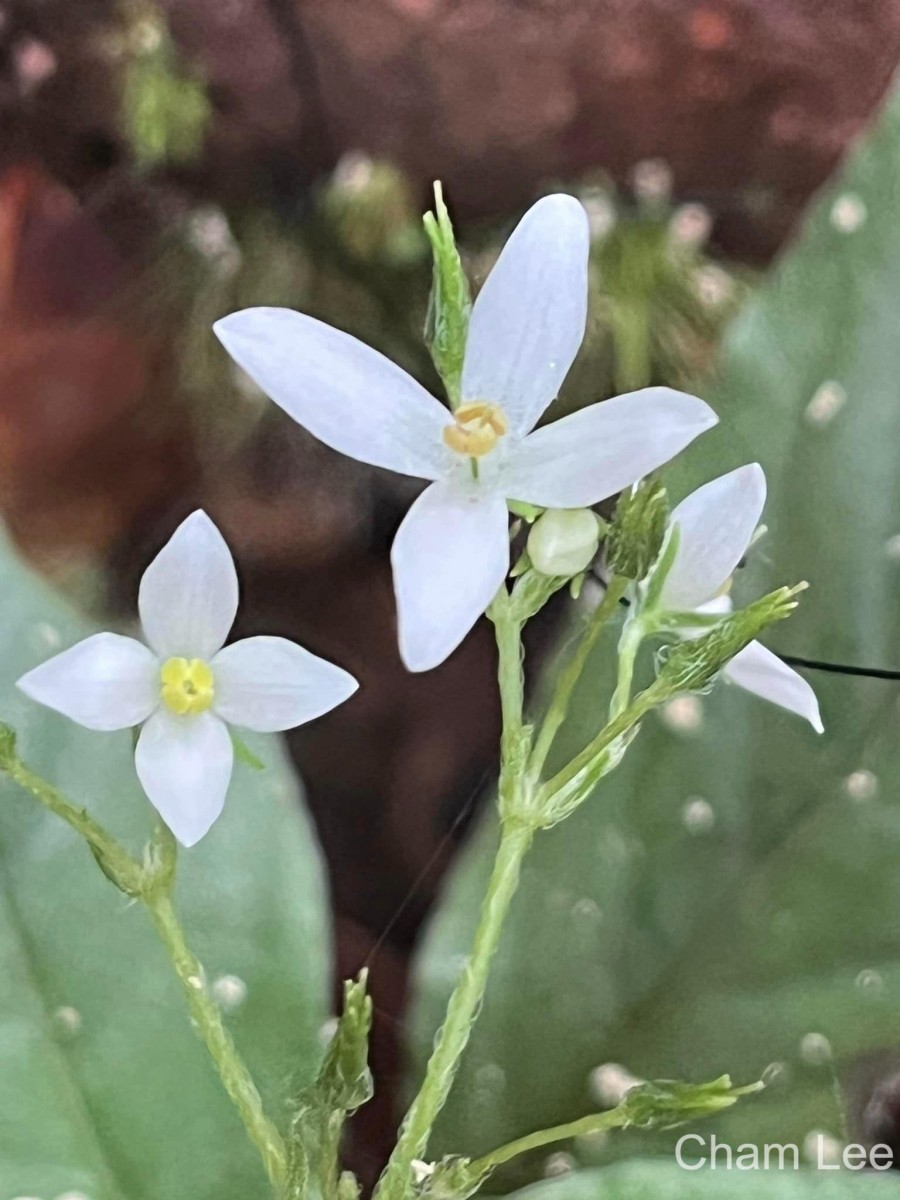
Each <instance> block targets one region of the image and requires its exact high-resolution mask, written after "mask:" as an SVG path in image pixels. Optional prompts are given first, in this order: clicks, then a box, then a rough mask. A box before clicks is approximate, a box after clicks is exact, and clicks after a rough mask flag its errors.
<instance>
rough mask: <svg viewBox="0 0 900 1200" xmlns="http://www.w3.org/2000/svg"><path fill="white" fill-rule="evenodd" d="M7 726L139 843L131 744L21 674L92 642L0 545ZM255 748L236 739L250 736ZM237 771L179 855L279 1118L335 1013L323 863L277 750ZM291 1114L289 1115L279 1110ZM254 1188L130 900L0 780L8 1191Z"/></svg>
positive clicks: (2, 1109)
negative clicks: (60, 707) (214, 817)
mask: <svg viewBox="0 0 900 1200" xmlns="http://www.w3.org/2000/svg"><path fill="white" fill-rule="evenodd" d="M0 588H2V593H3V607H4V614H3V625H2V630H0V696H2V701H0V717H2V719H3V720H4V721H8V722H9V723H10V724H11V725H13V726H14V727H15V728H16V729H17V730H18V731H19V738H18V748H19V752H20V754H21V755H22V756H23V757H24V758H25V759H26V760H27V761H28V762H29V763H30V764H31V765H32V766H33V767H34V768H35V769H37V770H38V771H40V772H41V773H42V774H43V775H44V776H45V777H46V778H47V779H49V780H52V781H53V782H55V783H57V784H58V785H59V786H60V787H61V788H63V789H64V790H65V791H66V792H67V793H68V794H69V796H70V797H71V799H72V800H73V801H74V802H76V803H80V804H84V805H85V806H87V807H88V808H89V809H90V811H91V813H92V814H94V815H96V816H97V817H98V818H99V819H100V820H101V821H102V822H103V823H104V824H106V825H107V827H109V828H110V829H111V830H112V831H114V832H115V833H116V835H117V836H120V837H122V838H123V839H125V840H126V841H127V842H128V843H129V844H130V845H131V847H132V848H133V849H134V850H135V851H139V850H140V847H141V844H142V843H143V842H145V841H146V840H147V838H148V837H149V834H150V832H151V830H152V828H153V824H154V814H153V813H152V810H151V809H150V807H149V805H148V803H147V801H146V800H145V798H144V797H143V795H142V793H141V789H140V786H139V784H138V782H137V779H136V777H135V774H134V765H133V759H132V742H131V738H130V736H129V735H128V733H127V732H124V733H106V734H100V733H92V732H90V731H88V730H85V729H81V728H80V727H78V726H76V725H74V724H72V723H71V722H69V721H67V720H66V719H65V718H64V717H62V716H59V715H58V714H56V713H53V712H49V711H47V710H46V709H42V708H39V707H38V706H36V705H34V704H32V703H31V702H29V701H27V700H26V699H25V697H24V696H21V695H20V694H19V693H18V692H17V691H16V690H15V687H14V681H15V680H16V678H17V677H18V676H19V675H20V674H21V673H22V672H23V671H25V670H26V669H28V668H30V667H32V666H34V665H36V664H37V663H38V662H40V661H41V660H42V659H44V658H46V657H47V656H48V655H49V654H51V653H54V652H56V651H58V650H59V649H61V648H63V647H66V646H69V645H72V644H73V643H74V642H76V641H77V640H79V639H80V638H82V637H85V636H86V635H87V634H89V633H90V632H92V630H91V629H89V628H88V627H86V626H85V625H84V624H83V622H82V621H81V620H80V619H77V618H76V617H75V616H74V615H73V614H72V613H71V612H70V611H69V610H68V609H67V608H66V607H65V606H64V605H63V604H62V603H61V602H60V601H59V600H58V599H57V598H56V597H54V596H53V595H52V594H51V593H50V592H49V590H48V589H47V588H46V587H45V586H44V585H42V584H41V583H39V582H38V581H37V580H36V579H35V578H34V577H33V576H32V575H31V574H30V573H29V572H28V571H27V570H26V568H25V567H24V566H23V565H22V564H21V563H20V562H19V561H18V560H17V559H16V557H15V555H14V554H13V553H12V551H11V550H10V549H9V547H8V546H7V545H6V544H5V542H4V544H3V545H2V546H0ZM249 740H250V739H249V737H248V741H249ZM252 745H253V747H254V749H255V750H256V752H258V753H259V754H260V756H261V757H263V758H264V759H265V761H266V763H267V764H268V769H267V770H266V771H265V772H255V771H251V770H249V769H247V768H245V767H242V766H241V765H240V764H238V765H237V767H236V770H235V778H234V782H233V784H232V788H231V791H230V793H229V797H228V802H227V805H226V809H225V813H224V815H223V817H222V819H221V820H220V821H219V822H218V823H217V825H216V827H215V828H214V829H213V831H212V832H211V833H210V834H209V836H208V837H207V838H205V839H204V841H203V842H202V844H201V845H199V846H197V847H196V848H194V849H192V850H189V851H184V852H183V853H182V855H181V864H180V872H179V880H178V883H177V889H176V903H177V905H178V907H179V909H180V911H181V914H182V916H183V919H184V925H185V928H186V930H187V934H188V937H189V940H190V941H191V943H192V945H193V948H194V949H195V950H196V952H197V953H198V954H199V956H200V958H201V960H202V961H203V962H204V964H205V966H206V967H207V969H208V971H209V978H208V979H207V980H206V986H208V987H209V988H210V989H211V991H212V994H213V996H214V997H215V998H216V999H217V1000H218V1002H219V1003H220V1004H221V1005H222V1007H223V1009H224V1010H225V1012H226V1014H227V1020H228V1022H229V1024H230V1026H231V1028H232V1031H233V1034H234V1037H235V1039H236V1041H237V1043H238V1046H239V1048H240V1050H241V1051H242V1052H243V1053H244V1054H245V1056H246V1059H247V1061H248V1064H249V1065H250V1067H251V1069H252V1070H253V1072H254V1074H255V1075H256V1078H257V1080H258V1082H259V1083H260V1085H261V1089H262V1092H263V1094H264V1097H265V1099H266V1101H267V1103H268V1104H269V1105H270V1107H271V1109H272V1112H273V1113H275V1114H277V1112H278V1104H279V1101H280V1099H281V1097H282V1096H283V1094H284V1089H285V1085H286V1084H287V1083H288V1079H287V1078H286V1075H287V1074H288V1072H289V1071H290V1070H291V1069H295V1070H296V1079H295V1081H294V1083H295V1090H296V1089H298V1088H300V1087H302V1086H304V1085H306V1084H308V1083H309V1082H310V1079H311V1076H312V1075H313V1074H314V1072H315V1069H316V1065H317V1063H318V1060H319V1057H320V1053H321V1050H320V1045H319V1030H320V1028H321V1026H322V1023H323V1021H324V1020H325V1017H326V1014H327V1011H328V988H329V970H330V964H329V950H328V948H329V928H328V923H327V915H326V912H327V910H326V899H325V890H324V882H323V876H322V864H321V862H320V858H319V852H318V848H317V845H316V843H315V840H314V836H313V833H312V830H311V827H310V825H309V823H308V821H307V820H306V818H305V817H304V814H303V810H302V807H301V805H300V803H299V800H298V796H297V789H296V785H295V783H294V780H293V776H292V774H291V772H290V770H289V768H288V767H287V765H286V763H285V761H284V759H283V757H282V756H281V754H280V752H279V751H278V747H277V745H276V743H275V742H274V741H271V740H267V739H263V738H260V737H253V738H252ZM284 1115H285V1116H286V1114H284ZM265 1187H266V1184H265V1180H264V1177H263V1175H262V1171H261V1168H260V1166H259V1165H258V1161H257V1159H256V1155H255V1152H254V1150H253V1147H252V1146H251V1145H250V1143H249V1141H248V1140H247V1137H246V1134H245V1132H244V1129H243V1128H242V1126H241V1124H240V1122H239V1120H238V1118H237V1116H236V1115H235V1113H234V1111H233V1110H232V1108H231V1106H230V1104H229V1101H228V1100H227V1098H226V1096H225V1094H224V1092H223V1091H222V1088H221V1085H220V1083H219V1080H218V1079H217V1078H216V1076H215V1074H214V1071H213V1068H212V1066H211V1064H210V1063H209V1061H208V1059H207V1057H206V1051H205V1049H204V1048H203V1046H202V1044H201V1042H200V1040H199V1039H198V1038H197V1037H196V1036H195V1034H194V1032H193V1030H192V1029H191V1027H190V1023H189V1019H188V1015H187V1011H186V1008H185V1005H184V1000H183V996H182V995H181V991H180V988H179V985H178V983H177V981H176V979H175V977H174V975H173V974H172V969H171V964H170V963H169V962H168V960H167V959H166V957H165V954H164V952H163V950H162V947H161V946H160V945H158V944H157V941H156V937H155V934H154V932H153V929H152V927H151V925H150V922H149V920H148V918H147V915H146V913H144V912H143V911H142V910H141V909H140V908H139V907H136V906H131V905H129V904H128V902H127V901H126V899H125V898H124V897H123V896H122V895H120V894H119V893H118V892H117V891H116V890H115V889H114V888H113V887H112V886H111V885H110V884H109V883H108V882H107V881H106V880H105V879H104V877H103V875H102V874H101V873H100V871H99V870H98V869H97V865H96V863H95V862H94V861H93V860H92V858H91V856H90V853H89V851H88V849H87V848H86V846H85V845H84V843H83V842H81V841H80V840H79V839H78V837H77V836H76V835H75V834H74V833H73V832H72V831H71V830H70V829H69V828H67V827H66V826H65V825H64V824H63V823H62V822H61V821H59V820H58V819H57V818H55V817H54V816H52V815H51V814H50V813H48V812H47V811H46V810H44V809H43V808H41V807H40V806H39V805H38V804H37V803H36V802H35V801H34V800H33V799H31V797H30V796H27V795H25V794H24V793H22V792H21V791H19V790H18V789H17V788H16V787H14V786H13V785H11V784H9V783H7V782H4V783H2V785H0V1195H2V1196H3V1198H4V1200H7V1198H9V1200H11V1198H12V1197H14V1196H49V1197H52V1196H60V1195H63V1194H67V1195H68V1194H73V1195H74V1194H75V1193H78V1194H83V1195H85V1196H88V1197H90V1200H138V1198H141V1200H145V1198H147V1197H153V1200H185V1197H187V1196H191V1197H197V1198H198V1200H200V1198H202V1197H209V1198H212V1197H215V1198H216V1200H247V1197H248V1196H252V1195H262V1194H264V1192H265Z"/></svg>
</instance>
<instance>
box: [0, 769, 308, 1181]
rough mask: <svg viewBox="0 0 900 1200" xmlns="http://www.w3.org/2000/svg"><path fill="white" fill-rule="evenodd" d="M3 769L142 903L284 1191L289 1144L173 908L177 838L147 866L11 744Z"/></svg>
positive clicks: (221, 1071) (249, 1130) (232, 1096)
mask: <svg viewBox="0 0 900 1200" xmlns="http://www.w3.org/2000/svg"><path fill="white" fill-rule="evenodd" d="M0 770H3V771H5V772H6V774H7V775H8V776H9V778H10V779H12V780H13V781H14V782H15V783H17V784H18V785H19V787H21V788H23V789H24V790H25V791H27V792H29V793H30V794H31V795H32V796H33V797H34V798H35V799H36V800H37V801H38V802H39V803H40V804H42V805H43V806H44V808H46V809H48V810H49V811H50V812H52V813H54V814H55V815H56V816H58V817H61V818H62V820H64V821H65V822H66V823H67V824H68V825H70V826H71V827H72V829H74V830H75V832H76V833H77V834H79V836H80V837H82V838H84V840H85V841H86V842H87V844H88V846H89V848H90V850H91V853H92V854H93V856H94V858H95V859H96V861H97V864H98V865H99V867H100V869H101V870H102V871H103V873H104V874H105V875H106V877H107V878H108V879H109V880H110V881H111V882H112V883H114V884H115V885H116V887H118V888H119V890H120V891H122V892H124V893H125V894H126V895H128V896H131V897H132V898H134V899H135V900H139V901H140V902H141V903H142V904H143V905H144V907H145V908H146V909H147V911H148V912H149V914H150V917H151V919H152V921H153V924H154V926H155V928H156V931H157V933H158V934H159V937H160V939H161V941H162V943H163V946H164V947H165V949H166V952H167V954H168V956H169V959H170V960H171V963H172V966H173V967H174V969H175V974H176V975H177V976H178V979H179V981H180V982H181V985H182V988H183V990H184V993H185V996H186V998H187V1002H188V1008H189V1010H190V1014H191V1017H192V1019H193V1022H194V1026H195V1028H196V1029H197V1032H198V1034H199V1035H200V1037H201V1038H202V1039H203V1042H204V1044H205V1045H206V1048H207V1050H208V1051H209V1054H210V1057H211V1058H212V1060H213V1064H214V1065H215V1068H216V1071H217V1073H218V1075H219V1078H220V1080H221V1081H222V1085H223V1087H224V1088H225V1091H226V1092H227V1093H228V1096H229V1097H230V1099H231V1101H232V1103H233V1104H234V1106H235V1108H236V1109H237V1112H238V1115H239V1116H240V1118H241V1121H242V1122H243V1124H244V1128H245V1129H246V1131H247V1134H248V1136H249V1137H250V1140H251V1141H252V1142H253V1144H254V1145H255V1146H256V1148H257V1150H258V1151H259V1154H260V1157H261V1159H262V1162H263V1166H264V1167H265V1170H266V1173H267V1175H268V1177H269V1181H270V1182H271V1184H272V1186H273V1189H274V1192H275V1195H276V1196H281V1194H282V1192H283V1188H284V1184H285V1180H286V1173H287V1155H286V1151H285V1146H284V1141H283V1139H282V1137H281V1134H280V1133H279V1131H278V1129H277V1128H276V1127H275V1125H274V1124H273V1122H272V1121H271V1120H270V1119H269V1117H267V1116H266V1114H265V1112H264V1110H263V1105H262V1100H261V1099H260V1095H259V1091H258V1090H257V1087H256V1084H255V1083H254V1082H253V1078H252V1076H251V1074H250V1071H249V1070H248V1068H247V1066H246V1064H245V1063H244V1061H243V1059H242V1058H241V1056H240V1054H239V1053H238V1051H237V1048H236V1046H235V1044H234V1042H233V1040H232V1038H231V1035H230V1034H229V1032H228V1030H227V1029H226V1028H225V1025H224V1022H223V1021H222V1014H221V1013H220V1011H219V1008H218V1006H217V1005H216V1004H215V1002H214V1001H213V1000H212V998H211V997H210V996H209V994H208V993H207V991H206V988H205V986H204V978H205V976H204V972H203V967H202V966H201V964H200V962H199V961H198V959H197V958H196V957H195V955H194V954H193V953H192V952H191V950H190V949H189V947H188V945H187V942H186V940H185V936H184V931H183V930H182V928H181V925H180V924H179V922H178V918H177V916H176V915H175V909H174V908H173V906H172V900H171V894H170V893H171V887H172V882H173V877H174V841H172V842H171V850H170V851H169V861H168V862H166V863H165V864H164V865H162V866H161V864H160V863H159V862H158V861H154V860H153V857H152V856H151V857H150V859H149V860H148V861H147V862H146V863H141V862H138V861H137V860H136V859H135V858H134V857H133V856H132V855H131V854H129V852H128V851H127V850H126V849H125V847H124V846H122V845H121V844H120V843H119V842H118V841H116V839H115V838H114V837H113V836H112V834H110V833H108V832H107V830H106V829H104V828H103V826H102V825H100V824H99V822H97V821H95V820H94V818H93V817H91V816H89V815H88V813H87V812H86V811H85V810H84V809H83V808H78V807H77V806H76V805H74V804H73V803H72V802H71V800H69V799H68V798H67V797H66V796H64V795H63V793H62V792H61V791H60V790H59V789H58V788H56V787H54V786H53V785H52V784H50V783H48V782H47V780H46V779H43V778H42V777H41V776H40V775H37V774H36V773H35V772H34V771H32V770H31V769H30V768H29V767H27V766H26V765H25V763H23V762H22V761H21V759H20V758H19V757H18V755H17V754H16V753H15V751H14V750H13V751H11V750H10V749H9V748H8V747H6V746H5V747H3V753H2V756H0Z"/></svg>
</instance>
